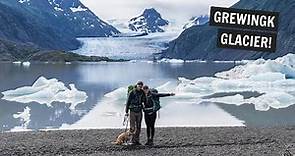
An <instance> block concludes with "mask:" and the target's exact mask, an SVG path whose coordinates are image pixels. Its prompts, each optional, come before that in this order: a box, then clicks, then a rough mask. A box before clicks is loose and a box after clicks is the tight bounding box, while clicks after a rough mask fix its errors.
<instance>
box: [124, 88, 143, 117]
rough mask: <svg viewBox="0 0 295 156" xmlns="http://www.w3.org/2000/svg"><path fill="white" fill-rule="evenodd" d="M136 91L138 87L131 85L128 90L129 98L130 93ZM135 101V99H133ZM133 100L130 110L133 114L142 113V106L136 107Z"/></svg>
mask: <svg viewBox="0 0 295 156" xmlns="http://www.w3.org/2000/svg"><path fill="white" fill-rule="evenodd" d="M135 89H136V85H129V86H128V90H127V97H129V95H130V93H131V92H133V91H134V90H135ZM138 98H140V97H136V99H137V100H138ZM133 100H135V99H133ZM133 100H132V101H131V104H130V106H129V109H130V110H131V111H133V112H140V111H141V110H142V105H141V104H140V105H135V104H134V102H133Z"/></svg>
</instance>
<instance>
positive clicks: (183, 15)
mask: <svg viewBox="0 0 295 156" xmlns="http://www.w3.org/2000/svg"><path fill="white" fill-rule="evenodd" d="M81 1H82V3H83V4H84V5H86V6H87V7H88V8H90V9H91V10H92V11H93V12H94V13H95V14H96V15H97V16H98V17H100V18H101V19H103V20H111V19H130V18H132V17H135V16H137V15H140V14H141V13H142V12H143V10H144V9H145V8H151V7H153V8H155V9H156V10H158V11H159V12H160V13H161V15H162V16H163V18H166V19H170V20H176V21H187V20H188V19H189V18H190V17H192V16H198V15H204V14H209V7H210V6H221V7H229V6H231V5H233V4H234V3H236V2H237V1H238V0H207V1H206V0H81Z"/></svg>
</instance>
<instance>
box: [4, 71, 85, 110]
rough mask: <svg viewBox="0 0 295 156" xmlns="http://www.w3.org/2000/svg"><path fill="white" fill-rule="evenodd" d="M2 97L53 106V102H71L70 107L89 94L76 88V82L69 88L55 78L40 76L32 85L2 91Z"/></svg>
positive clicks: (72, 108) (82, 100) (83, 99)
mask: <svg viewBox="0 0 295 156" xmlns="http://www.w3.org/2000/svg"><path fill="white" fill-rule="evenodd" d="M2 94H3V95H4V96H3V97H2V99H4V100H7V101H15V102H20V103H30V102H37V103H40V104H46V105H47V106H49V107H51V103H52V102H64V103H67V104H70V109H71V110H74V109H75V107H76V106H77V105H78V104H80V103H83V102H85V101H86V99H87V97H88V96H87V94H86V93H85V92H84V91H79V90H77V89H76V87H75V85H74V84H69V88H67V87H66V86H65V84H64V83H63V82H61V81H58V80H57V79H55V78H52V79H46V78H45V77H43V76H41V77H39V78H38V79H37V80H36V81H35V82H34V83H33V85H32V86H24V87H19V88H17V89H14V90H7V91H4V92H2Z"/></svg>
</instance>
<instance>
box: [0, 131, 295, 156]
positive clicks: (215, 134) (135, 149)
mask: <svg viewBox="0 0 295 156" xmlns="http://www.w3.org/2000/svg"><path fill="white" fill-rule="evenodd" d="M122 131H123V130H122V129H91V130H57V131H55V130H54V131H52V130H49V131H30V132H10V133H1V134H0V135H1V136H0V142H1V143H0V149H1V150H0V155H128V154H129V155H283V154H285V155H293V154H295V138H294V137H293V136H294V135H295V126H289V127H271V128H267V127H265V128H250V127H198V128H197V127H185V128H183V127H178V128H176V127H170V128H156V134H155V140H154V142H155V145H154V146H144V145H141V146H119V145H113V144H111V142H112V141H114V140H115V139H116V137H117V135H118V134H120V133H121V132H122ZM140 138H141V143H142V144H144V143H145V142H146V136H145V129H142V132H141V136H140Z"/></svg>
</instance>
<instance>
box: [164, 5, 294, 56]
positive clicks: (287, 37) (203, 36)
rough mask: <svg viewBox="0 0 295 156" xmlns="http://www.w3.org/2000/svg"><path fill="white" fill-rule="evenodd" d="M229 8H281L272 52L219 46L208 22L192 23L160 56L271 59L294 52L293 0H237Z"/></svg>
mask: <svg viewBox="0 0 295 156" xmlns="http://www.w3.org/2000/svg"><path fill="white" fill-rule="evenodd" d="M232 8H240V9H255V10H266V11H276V12H280V19H279V30H278V38H277V50H276V52H274V53H268V52H257V51H244V50H232V49H220V48H217V47H216V40H217V38H216V37H217V28H216V27H212V26H209V25H208V24H205V25H199V26H193V27H191V28H188V29H186V30H184V31H183V32H182V33H181V35H180V36H179V37H178V38H177V39H175V40H173V41H171V42H170V43H169V48H168V49H166V50H164V51H163V53H162V57H168V58H178V59H202V60H242V59H258V58H265V59H274V58H277V57H280V56H283V55H285V54H287V53H295V18H294V15H295V0H240V1H239V2H237V3H236V4H235V5H233V6H232Z"/></svg>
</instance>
